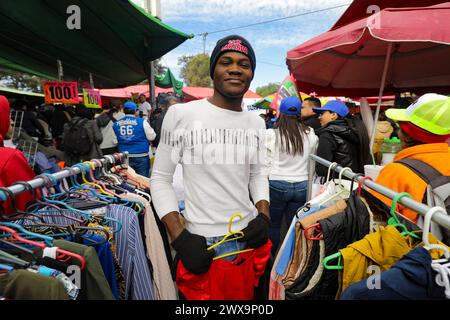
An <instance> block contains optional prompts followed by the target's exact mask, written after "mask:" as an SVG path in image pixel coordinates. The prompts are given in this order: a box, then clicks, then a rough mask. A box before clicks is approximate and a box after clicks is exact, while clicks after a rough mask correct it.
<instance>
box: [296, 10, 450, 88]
mask: <svg viewBox="0 0 450 320" xmlns="http://www.w3.org/2000/svg"><path fill="white" fill-rule="evenodd" d="M449 30H450V2H447V3H442V4H439V5H436V6H431V7H424V8H396V9H384V10H382V11H381V12H379V13H377V14H375V15H372V16H371V17H369V18H364V19H360V20H358V21H355V22H353V23H350V24H348V25H345V26H343V27H340V28H338V29H335V30H331V31H328V32H326V33H324V34H321V35H319V36H317V37H315V38H313V39H311V40H309V41H307V42H305V43H304V44H302V45H300V46H298V47H296V48H295V49H293V50H290V51H289V52H288V53H287V64H288V67H289V70H290V71H291V72H292V74H293V75H294V77H295V78H296V80H297V81H298V86H299V87H300V88H302V90H304V91H305V92H313V91H315V92H317V93H318V94H320V95H322V96H323V95H344V96H348V97H355V96H359V97H361V96H374V95H377V94H379V90H380V82H381V80H382V78H383V75H384V74H385V76H386V79H385V82H386V85H385V86H383V88H384V89H385V90H384V92H385V94H387V93H394V92H401V91H410V90H414V92H416V93H422V92H430V91H432V92H443V93H448V91H449V86H450V63H448V57H449V56H450V32H449ZM388 57H389V59H387V58H388ZM386 61H388V62H389V63H388V65H387V66H386ZM386 67H387V68H386ZM386 71H387V72H386Z"/></svg>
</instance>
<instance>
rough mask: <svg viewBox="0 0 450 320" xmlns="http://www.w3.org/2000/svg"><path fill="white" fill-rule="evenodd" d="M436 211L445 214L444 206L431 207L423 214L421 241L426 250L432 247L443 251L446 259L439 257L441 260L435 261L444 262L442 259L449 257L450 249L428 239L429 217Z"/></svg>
mask: <svg viewBox="0 0 450 320" xmlns="http://www.w3.org/2000/svg"><path fill="white" fill-rule="evenodd" d="M436 212H442V213H443V214H445V215H447V212H446V211H445V210H444V208H441V207H433V208H431V209H430V211H428V212H427V213H426V214H425V219H424V222H423V233H422V241H423V243H424V244H425V245H424V248H425V249H427V250H428V251H430V250H432V249H440V250H442V251H444V256H445V258H446V259H445V260H443V259H441V260H436V261H435V262H444V261H447V260H448V259H449V258H450V251H449V250H448V248H447V247H445V246H442V245H440V244H431V243H430V241H429V234H430V225H431V217H432V216H433V214H435V213H436Z"/></svg>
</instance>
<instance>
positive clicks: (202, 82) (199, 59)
mask: <svg viewBox="0 0 450 320" xmlns="http://www.w3.org/2000/svg"><path fill="white" fill-rule="evenodd" d="M178 65H181V66H182V67H181V72H180V77H181V78H182V79H183V80H184V82H185V83H186V85H188V86H192V87H212V80H211V77H210V75H209V56H208V55H207V54H203V53H202V54H197V55H195V56H186V55H183V56H182V57H180V58H178Z"/></svg>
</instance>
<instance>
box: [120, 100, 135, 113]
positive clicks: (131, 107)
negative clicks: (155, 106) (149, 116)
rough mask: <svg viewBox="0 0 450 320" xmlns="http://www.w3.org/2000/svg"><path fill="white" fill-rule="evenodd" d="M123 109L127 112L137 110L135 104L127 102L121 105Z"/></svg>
mask: <svg viewBox="0 0 450 320" xmlns="http://www.w3.org/2000/svg"><path fill="white" fill-rule="evenodd" d="M123 109H124V110H125V109H128V110H134V111H136V110H137V109H138V106H137V105H136V103H134V102H132V101H127V102H125V103H124V104H123Z"/></svg>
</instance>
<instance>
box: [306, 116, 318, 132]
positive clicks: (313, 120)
mask: <svg viewBox="0 0 450 320" xmlns="http://www.w3.org/2000/svg"><path fill="white" fill-rule="evenodd" d="M302 123H303V124H305V125H307V126H309V127H311V128H313V129H314V132H315V133H316V134H317V131H318V130H319V129H320V128H322V126H321V125H320V120H319V115H314V116H312V117H309V118H307V119H302Z"/></svg>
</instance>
